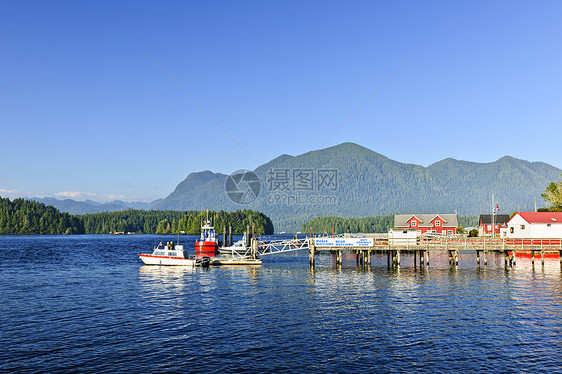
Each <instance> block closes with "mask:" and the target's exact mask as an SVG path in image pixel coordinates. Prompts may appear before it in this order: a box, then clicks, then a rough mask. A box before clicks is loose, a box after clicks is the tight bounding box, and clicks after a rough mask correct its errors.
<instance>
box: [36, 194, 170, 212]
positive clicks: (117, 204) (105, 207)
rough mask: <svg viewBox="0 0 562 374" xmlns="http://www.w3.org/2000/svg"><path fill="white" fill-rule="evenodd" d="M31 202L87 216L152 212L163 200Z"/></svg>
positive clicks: (50, 199) (52, 199)
mask: <svg viewBox="0 0 562 374" xmlns="http://www.w3.org/2000/svg"><path fill="white" fill-rule="evenodd" d="M30 200H35V201H37V202H40V203H43V204H45V205H52V206H54V207H55V208H57V209H58V210H60V211H61V212H66V213H70V214H86V213H100V212H117V211H120V210H127V209H144V210H150V209H152V208H153V207H154V206H155V205H157V204H158V203H160V202H161V201H162V199H158V200H155V201H152V202H150V203H143V202H125V201H121V200H113V201H111V202H108V203H98V202H96V201H92V200H85V201H75V200H72V199H64V200H59V199H55V198H53V197H42V198H37V197H34V198H32V199H30Z"/></svg>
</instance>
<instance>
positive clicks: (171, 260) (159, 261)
mask: <svg viewBox="0 0 562 374" xmlns="http://www.w3.org/2000/svg"><path fill="white" fill-rule="evenodd" d="M139 258H140V259H141V260H142V262H144V264H145V265H169V266H197V261H196V260H195V259H193V258H183V257H169V256H153V255H147V254H139Z"/></svg>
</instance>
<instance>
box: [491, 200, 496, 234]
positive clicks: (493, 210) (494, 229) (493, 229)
mask: <svg viewBox="0 0 562 374" xmlns="http://www.w3.org/2000/svg"><path fill="white" fill-rule="evenodd" d="M495 217H496V207H495V206H494V194H492V238H493V237H494V236H495V233H496V232H495V231H496V227H495V225H494V221H495V219H494V218H495Z"/></svg>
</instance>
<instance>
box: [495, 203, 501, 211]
mask: <svg viewBox="0 0 562 374" xmlns="http://www.w3.org/2000/svg"><path fill="white" fill-rule="evenodd" d="M496 210H497V211H498V212H499V211H500V206H499V204H496Z"/></svg>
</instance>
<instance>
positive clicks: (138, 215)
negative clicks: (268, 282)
mask: <svg viewBox="0 0 562 374" xmlns="http://www.w3.org/2000/svg"><path fill="white" fill-rule="evenodd" d="M78 217H79V218H80V219H81V220H83V221H84V230H85V232H86V233H88V234H103V233H108V232H125V233H126V232H134V233H143V234H177V233H179V232H180V231H184V232H185V233H186V234H200V233H201V222H202V220H205V219H206V217H207V213H206V212H198V211H188V212H182V211H171V210H167V211H165V210H148V211H144V210H133V209H130V210H125V211H119V212H105V213H93V214H84V215H82V216H78ZM209 219H211V221H212V223H213V224H214V225H215V230H216V231H217V232H218V233H222V232H223V227H225V226H226V228H227V230H228V226H232V232H233V233H234V234H242V233H244V231H245V230H246V226H248V225H250V224H253V225H254V229H255V231H256V232H257V233H260V234H272V233H273V223H272V222H271V219H270V218H269V217H267V216H266V215H264V214H263V213H260V212H255V211H251V210H237V211H234V212H225V211H222V210H221V211H218V212H214V211H209Z"/></svg>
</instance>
